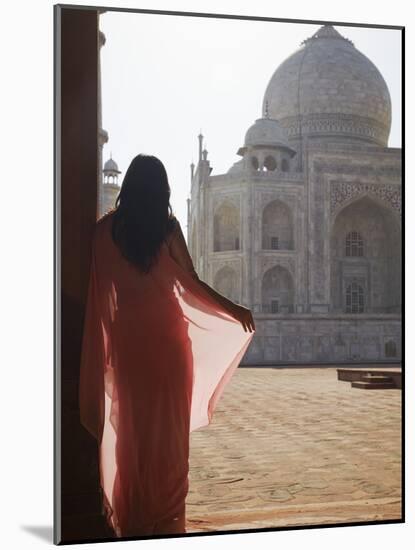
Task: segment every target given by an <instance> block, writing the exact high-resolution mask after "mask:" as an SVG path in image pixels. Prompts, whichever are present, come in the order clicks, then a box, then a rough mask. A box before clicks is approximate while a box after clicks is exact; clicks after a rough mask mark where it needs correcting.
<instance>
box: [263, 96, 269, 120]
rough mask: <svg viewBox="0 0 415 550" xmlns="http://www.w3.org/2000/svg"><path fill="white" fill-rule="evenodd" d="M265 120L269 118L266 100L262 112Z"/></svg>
mask: <svg viewBox="0 0 415 550" xmlns="http://www.w3.org/2000/svg"><path fill="white" fill-rule="evenodd" d="M264 115H265V118H269V110H268V99H266V100H265V111H264Z"/></svg>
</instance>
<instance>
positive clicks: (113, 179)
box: [102, 153, 121, 185]
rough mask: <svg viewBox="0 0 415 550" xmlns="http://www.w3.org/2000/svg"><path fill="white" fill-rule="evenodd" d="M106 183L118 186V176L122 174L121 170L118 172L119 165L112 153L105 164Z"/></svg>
mask: <svg viewBox="0 0 415 550" xmlns="http://www.w3.org/2000/svg"><path fill="white" fill-rule="evenodd" d="M102 171H103V173H104V183H105V184H109V183H110V184H113V185H118V174H121V170H118V164H117V163H116V162H115V160H113V158H112V153H111V155H110V158H109V159H108V160H107V162H106V163H105V164H104V168H103V170H102Z"/></svg>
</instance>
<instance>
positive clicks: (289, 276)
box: [188, 25, 402, 364]
mask: <svg viewBox="0 0 415 550" xmlns="http://www.w3.org/2000/svg"><path fill="white" fill-rule="evenodd" d="M306 42H307V41H306ZM317 42H318V44H319V48H320V50H319V51H321V56H322V57H321V63H322V64H324V63H325V60H324V57H323V54H324V52H325V49H326V50H328V51H330V48H333V47H334V46H333V45H335V46H336V50H335V51H336V52H337V53H336V55H338V56H339V63H341V62H344V63H345V64H346V65H347V63H349V64H350V63H354V61H353V55H355V53H354V50H355V48H354V46H353V45H352V44H351V43H350V41H348V40H347V39H345V38H343V37H341V36H340V35H339V34H338V33H337V31H336V30H335V29H333V28H332V27H330V26H329V25H327V26H324V27H322V28H321V29H320V31H318V32H317V33H316V35H315V42H313V43H317ZM304 47H305V48H307V47H309V45H308V44H307V43H306V44H305V46H304ZM351 49H353V51H352V50H351ZM346 50H347V52H348V53H350V55H345V54H344V51H346ZM338 52H340V53H338ZM360 55H361V54H360ZM294 57H295V56H294ZM365 59H366V60H367V58H365ZM288 61H289V63H293V61H292V60H291V58H289V60H287V63H288ZM358 63H362V60H361V57H360V56H359V58H358ZM367 63H368V64H369V65H370V66H371V67H374V66H373V64H371V62H370V61H369V60H367ZM283 65H284V64H283ZM346 68H347V67H346ZM343 69H344V67H343ZM322 70H323V69H322ZM371 70H372V69H371ZM376 71H377V69H376ZM323 72H324V71H323ZM281 74H282V75H283V76H284V75H288V76H287V77H286V78H288V77H289V78H291V77H290V76H289V75H291V74H292V73H291V72H284V71H283V70H281V68H279V69H277V71H276V72H275V74H274V76H273V79H274V80H275V79H277V82H276V83H274V85H273V86H271V85H269V86H268V88H267V92H266V99H265V100H264V110H263V117H262V118H260V119H258V120H257V121H256V122H255V123H254V124H253V125H252V126H251V127H250V128H249V130H248V131H247V133H246V136H245V142H244V145H243V147H241V148H240V149H239V151H238V154H239V155H240V156H241V157H242V159H241V160H239V161H237V162H236V163H234V165H233V166H232V167H231V168H230V169H229V171H228V172H227V173H225V174H220V175H211V172H212V167H211V165H210V161H209V160H208V154H207V151H206V150H204V151H202V139H203V136H199V161H198V164H197V166H196V169H195V170H193V169H192V178H191V194H190V200H189V201H188V243H189V249H190V251H191V254H192V258H193V262H194V265H195V266H196V268H197V269H198V271H199V274H200V276H201V278H203V279H204V280H205V281H206V282H208V283H209V284H211V285H212V286H213V287H214V288H216V289H217V290H218V292H221V293H222V294H225V295H226V296H228V297H229V298H230V299H232V300H233V301H236V302H238V303H241V304H243V305H245V306H246V307H249V308H250V309H251V310H252V311H253V313H254V318H255V324H256V327H257V330H256V334H255V337H254V339H253V340H252V343H251V345H250V347H249V349H248V351H247V353H246V355H245V357H244V359H243V363H245V364H254V363H258V364H278V363H288V364H289V363H292V364H295V363H304V362H306V363H313V362H322V363H333V362H336V363H338V362H345V363H347V362H351V363H353V362H359V363H362V362H370V361H377V362H379V361H384V362H393V361H398V360H399V359H400V354H401V275H402V274H401V267H402V266H401V263H402V256H401V150H400V149H398V148H390V147H388V146H387V138H388V135H389V130H390V116H389V115H390V113H389V111H388V109H390V104H389V103H388V97H389V96H388V91H387V88H386V84H385V83H384V81H383V79H382V77H381V75H380V73H376V74H375V73H374V71H373V70H372V72H371V73H370V75H369V76H367V75H366V72H365V71H364V70H363V68H361V74H362V78H371V79H372V80H371V81H370V83H369V84H368V87H369V88H371V89H372V91H373V90H374V92H373V93H375V92H376V93H375V95H376V94H377V95H376V97H378V98H379V100H378V101H379V103H378V104H377V105H376V106H374V105H372V104H370V108H369V107H368V108H367V110H365V107H364V104H363V103H362V101H363V100H362V94H361V93H360V95H359V96H358V100H357V101H355V99H354V96H353V93H354V92H353V87H351V88H350V92H349V96H348V100H349V104H348V103H346V104H345V103H344V102H343V101H344V100H345V99H344V97H343V96H342V102H340V103H337V104H336V101H337V100H336V96H335V94H333V100H332V101H333V108H332V112H328V113H324V112H319V108H320V106H319V104H318V102H319V101H320V100H319V96H318V95H317V96H316V97H317V99H315V100H314V99H313V100H312V101H311V102H310V103H309V112H308V114H307V115H306V116H302V115H299V116H297V117H293V115H292V113H293V112H294V111H295V108H297V107H298V105H295V104H294V105H292V106H291V104H290V102H292V101H295V98H294V99H292V97H291V96H292V94H291V95H290V85H289V84H290V83H288V84H286V83H285V82H284V81H281V80H278V79H281V78H282V77H281ZM307 74H308V73H307ZM356 74H358V71H357V73H356ZM335 77H336V75H334V78H335ZM284 78H285V76H284ZM307 78H308V77H307ZM337 84H338V83H337ZM337 84H336V83H335V84H332V85H331V88H330V90H331V89H332V88H335V87H336V85H337ZM308 85H309V83H308V82H305V83H303V84H302V93H303V94H304V95H305V94H306V93H307V90H308V88H307V86H308ZM315 85H316V86H317V85H318V83H315ZM339 85H340V84H339ZM359 86H360V85H359V83H357V85H356V89H359ZM274 88H275V89H276V90H277V91H278V93H279V94H280V95H279V96H278V97H276V98H275V99H274V97H273V96H272V91H273V89H274ZM310 89H311V88H310ZM362 89H365V87H364V86H362ZM312 90H313V91H312V94H315V93H316V92H315V89H314V87H313V89H312ZM342 90H343V88H342ZM285 92H286V93H287V97H286V98H282V97H281V94H284V93H285ZM342 93H343V92H342ZM327 94H328V96H327V97H328V99H327V101H326V103H325V106H327V105H330V101H331V96H330V95H329V92H327ZM343 95H344V93H343ZM313 101H314V103H313ZM370 101H371V99H370V97H368V99H367V102H368V104H369V102H370ZM327 102H328V103H327ZM382 102H383V103H382ZM313 106H315V113H314V114H313V112H312V111H313ZM349 106H350V108H349ZM270 107H271V108H270ZM342 110H343V111H344V112H342ZM365 113H366V114H365ZM368 115H370V116H368ZM293 128H294V129H293ZM269 157H271V158H273V159H274V160H269ZM253 159H257V162H255V161H253ZM258 159H259V160H258ZM265 159H268V160H267V163H265ZM281 159H284V160H285V161H286V162H285V164H284V167H283V166H282V162H281Z"/></svg>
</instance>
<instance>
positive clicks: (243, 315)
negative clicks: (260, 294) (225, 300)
mask: <svg viewBox="0 0 415 550" xmlns="http://www.w3.org/2000/svg"><path fill="white" fill-rule="evenodd" d="M230 313H231V315H232V317H235V319H237V320H238V321H240V322H241V323H242V326H243V328H244V331H245V332H247V330H248V331H249V332H253V331H254V330H255V323H254V319H253V317H252V313H251V310H250V309H248V308H246V307H244V306H241V305H239V304H233V306H232V308H231V312H230Z"/></svg>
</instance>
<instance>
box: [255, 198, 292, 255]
mask: <svg viewBox="0 0 415 550" xmlns="http://www.w3.org/2000/svg"><path fill="white" fill-rule="evenodd" d="M262 248H263V250H293V249H294V229H293V215H292V211H291V208H290V207H289V206H288V205H287V204H285V203H284V202H283V201H281V200H279V199H275V200H273V201H271V202H269V203H268V204H267V205H266V206H265V208H264V210H263V211H262Z"/></svg>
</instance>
